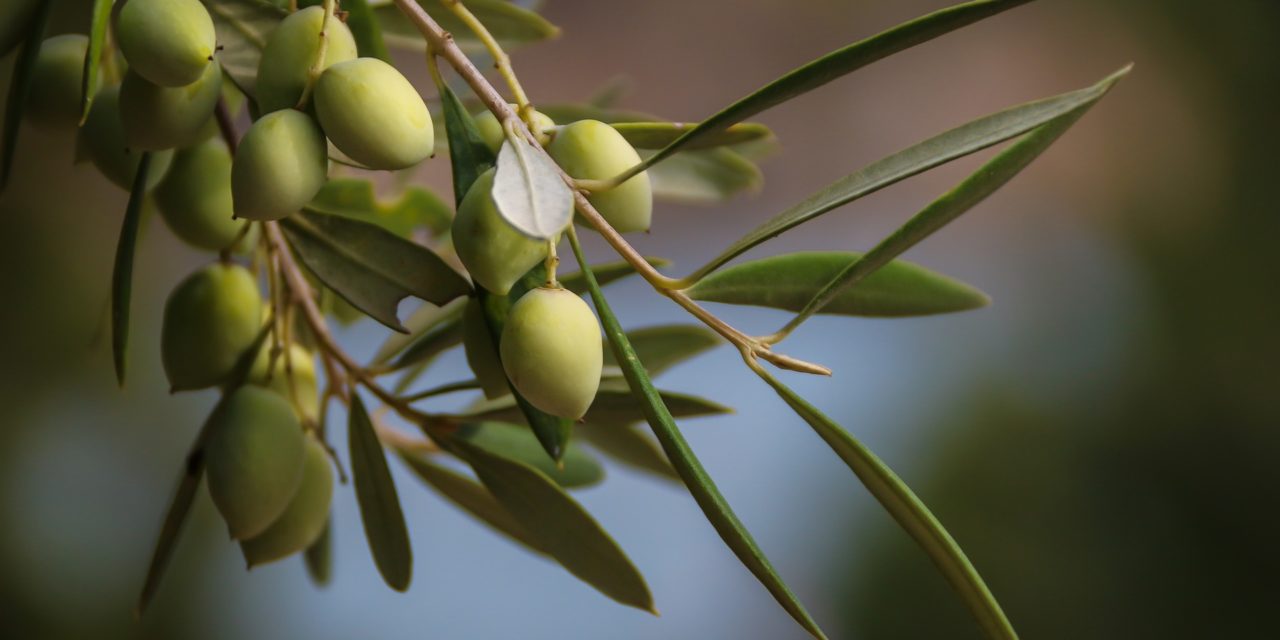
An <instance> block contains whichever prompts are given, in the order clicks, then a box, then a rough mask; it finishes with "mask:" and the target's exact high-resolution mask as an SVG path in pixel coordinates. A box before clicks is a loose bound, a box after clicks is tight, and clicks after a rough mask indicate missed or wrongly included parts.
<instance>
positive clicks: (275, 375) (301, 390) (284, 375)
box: [249, 340, 320, 424]
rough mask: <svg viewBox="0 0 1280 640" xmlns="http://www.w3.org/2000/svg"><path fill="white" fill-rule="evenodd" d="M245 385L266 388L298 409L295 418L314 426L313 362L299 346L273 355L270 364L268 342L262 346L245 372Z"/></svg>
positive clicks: (316, 409) (316, 398)
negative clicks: (247, 372) (272, 361)
mask: <svg viewBox="0 0 1280 640" xmlns="http://www.w3.org/2000/svg"><path fill="white" fill-rule="evenodd" d="M268 364H271V367H270V370H268ZM249 382H251V383H253V384H256V385H258V386H261V387H266V388H268V389H271V390H272V391H275V392H276V393H279V394H280V395H282V396H284V397H285V398H287V399H289V401H290V403H291V404H293V406H294V407H296V408H297V409H298V412H299V417H300V418H302V419H303V421H305V422H310V423H312V424H315V423H316V422H317V421H318V420H319V419H320V393H319V390H318V387H317V384H316V362H315V357H314V356H312V355H311V353H310V352H309V351H307V350H306V349H305V348H304V347H303V346H302V345H300V344H297V343H294V344H292V345H289V348H288V349H286V350H284V351H281V352H280V354H279V355H277V356H276V360H275V363H274V364H272V363H271V341H269V340H268V341H267V343H266V344H264V345H262V349H261V350H260V351H258V356H257V358H256V359H255V360H254V361H253V368H252V369H250V370H249Z"/></svg>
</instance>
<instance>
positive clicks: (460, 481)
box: [399, 450, 545, 553]
mask: <svg viewBox="0 0 1280 640" xmlns="http://www.w3.org/2000/svg"><path fill="white" fill-rule="evenodd" d="M399 453H400V459H401V460H403V461H404V463H405V464H406V465H408V467H409V470H410V471H412V472H413V473H414V475H416V476H418V477H419V478H420V479H422V481H423V482H425V483H427V485H428V486H430V487H431V488H432V489H435V490H436V492H437V493H439V494H440V495H442V496H444V497H445V499H447V500H448V501H449V502H452V503H453V504H454V505H455V506H457V507H458V508H460V509H462V510H463V511H466V512H467V513H469V514H471V515H472V516H474V517H475V518H476V519H477V520H479V521H481V522H483V523H485V524H487V525H489V526H490V527H491V528H492V529H493V530H494V531H497V532H498V533H501V534H503V535H505V536H507V537H508V538H510V539H511V540H513V541H515V542H517V543H519V544H521V545H524V546H525V547H526V548H528V549H529V550H530V551H533V552H535V553H545V552H544V551H542V550H541V549H539V548H538V544H537V543H536V542H534V540H533V538H531V537H530V536H529V532H527V531H525V530H524V527H523V526H521V525H520V523H519V522H518V521H516V519H515V518H514V517H512V516H511V514H510V513H508V512H507V510H506V508H505V507H503V506H502V505H501V504H499V503H498V501H497V499H495V498H494V497H493V495H492V494H490V493H489V490H488V489H486V488H484V485H482V484H480V483H478V482H476V481H474V480H472V479H470V478H468V477H466V476H463V475H462V474H460V473H456V472H454V471H450V470H449V469H446V468H445V467H443V466H440V465H438V464H435V463H433V462H431V461H430V460H428V459H427V458H426V456H421V455H416V454H413V453H409V452H407V451H404V450H401V451H399Z"/></svg>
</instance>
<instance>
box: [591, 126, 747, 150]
mask: <svg viewBox="0 0 1280 640" xmlns="http://www.w3.org/2000/svg"><path fill="white" fill-rule="evenodd" d="M694 126H695V125H694V124H690V123H687V122H614V123H613V128H614V129H617V130H618V133H621V134H622V137H623V138H626V139H627V142H629V143H631V146H633V147H635V148H637V149H661V148H663V147H665V146H667V145H669V144H671V143H672V142H675V140H676V138H679V137H680V136H681V135H683V134H684V132H686V131H688V130H689V129H692V128H693V127H694ZM771 137H773V132H772V131H770V130H769V127H766V126H764V125H762V124H760V123H757V122H739V123H738V124H735V125H733V126H730V127H728V128H726V129H724V130H722V131H719V132H716V133H715V134H711V135H707V136H705V137H703V138H701V139H699V140H696V141H694V142H692V143H689V144H688V145H685V149H686V150H688V151H692V150H694V149H711V148H713V147H725V146H729V145H735V144H743V143H746V142H754V141H757V140H763V139H767V138H771Z"/></svg>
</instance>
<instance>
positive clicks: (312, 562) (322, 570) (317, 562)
mask: <svg viewBox="0 0 1280 640" xmlns="http://www.w3.org/2000/svg"><path fill="white" fill-rule="evenodd" d="M302 558H303V560H304V562H305V564H306V565H307V576H308V577H310V578H311V582H312V584H315V585H316V586H317V587H323V586H326V585H328V584H329V581H330V580H331V579H332V578H333V516H330V517H329V521H328V522H327V523H325V525H324V531H321V532H320V537H319V538H316V541H315V542H312V543H311V546H309V547H307V550H306V552H305V553H303V555H302Z"/></svg>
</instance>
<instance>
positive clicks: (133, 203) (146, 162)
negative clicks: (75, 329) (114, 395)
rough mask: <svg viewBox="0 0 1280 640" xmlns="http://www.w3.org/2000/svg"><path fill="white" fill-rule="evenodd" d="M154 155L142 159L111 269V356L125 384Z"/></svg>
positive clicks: (119, 379)
mask: <svg viewBox="0 0 1280 640" xmlns="http://www.w3.org/2000/svg"><path fill="white" fill-rule="evenodd" d="M150 169H151V154H150V153H144V154H142V157H141V158H139V159H138V172H137V174H136V175H135V176H134V178H133V190H132V191H130V192H129V204H128V205H126V206H125V209H124V221H123V222H121V224H120V239H119V240H118V242H117V243H116V262H115V268H114V269H113V270H112V272H111V358H112V361H113V362H114V363H115V367H116V382H117V383H118V384H119V385H120V386H124V374H125V365H126V362H127V356H128V348H129V302H130V300H131V298H132V297H133V254H134V252H135V249H136V247H137V245H138V225H139V224H140V222H141V220H142V202H143V200H144V199H146V191H147V174H148V173H149V172H150Z"/></svg>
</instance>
